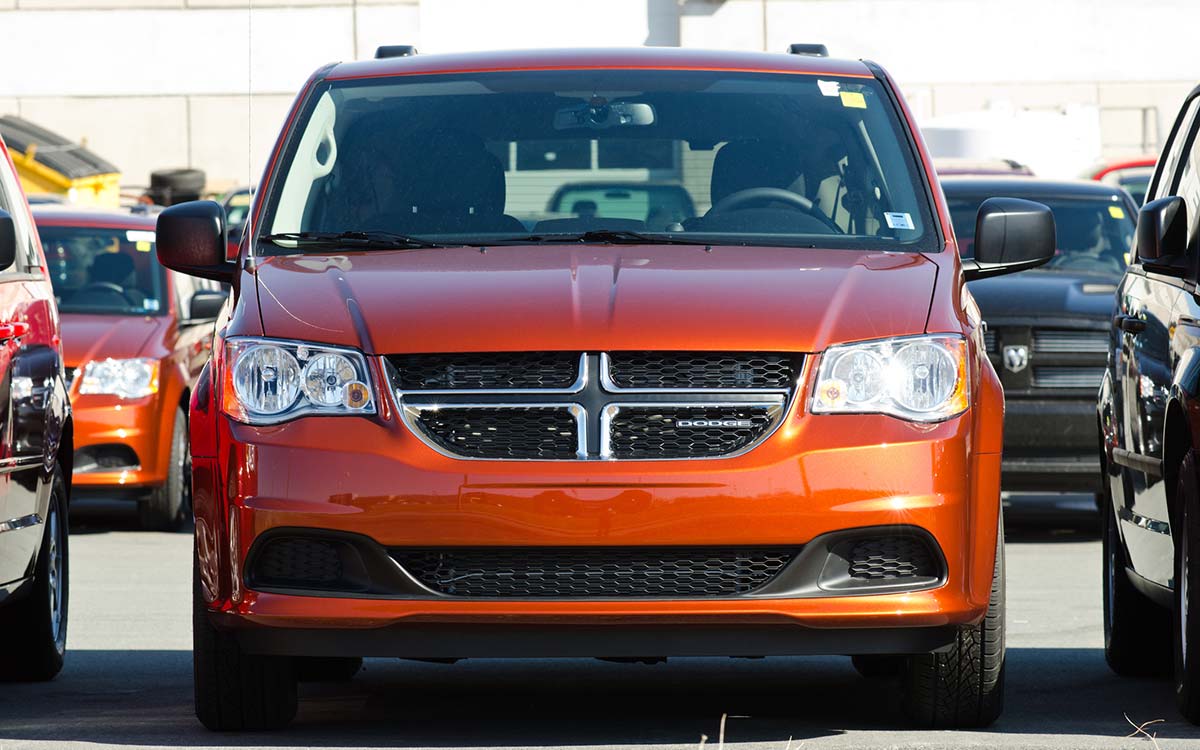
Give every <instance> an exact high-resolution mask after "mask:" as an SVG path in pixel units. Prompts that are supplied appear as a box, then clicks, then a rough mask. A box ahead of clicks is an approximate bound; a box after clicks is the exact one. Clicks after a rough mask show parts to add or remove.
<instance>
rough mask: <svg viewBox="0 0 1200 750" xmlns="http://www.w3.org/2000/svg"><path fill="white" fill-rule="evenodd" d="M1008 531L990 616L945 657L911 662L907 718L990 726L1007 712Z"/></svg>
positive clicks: (999, 551)
mask: <svg viewBox="0 0 1200 750" xmlns="http://www.w3.org/2000/svg"><path fill="white" fill-rule="evenodd" d="M1004 601H1005V597H1004V528H1003V524H1001V527H1000V529H999V531H998V533H997V540H996V562H995V567H994V568H993V572H992V593H991V597H990V599H989V601H988V609H987V614H986V615H984V618H983V620H982V621H981V622H980V623H979V624H978V625H965V626H963V627H961V628H960V629H959V632H958V637H957V638H956V639H955V642H954V645H953V646H952V647H951V649H950V650H949V651H947V652H945V653H934V654H919V655H917V656H912V657H909V659H908V663H907V665H906V669H905V671H906V674H905V682H906V687H907V690H906V691H905V693H906V694H905V703H904V708H905V713H907V714H908V716H909V717H910V718H911V719H912V720H913V721H914V722H916V723H917V724H919V725H921V726H925V727H930V728H935V729H952V728H977V727H986V726H990V725H991V724H992V723H993V722H994V721H996V719H997V718H999V717H1000V713H1001V711H1002V710H1003V709H1004Z"/></svg>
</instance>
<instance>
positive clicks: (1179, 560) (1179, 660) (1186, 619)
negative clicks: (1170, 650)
mask: <svg viewBox="0 0 1200 750" xmlns="http://www.w3.org/2000/svg"><path fill="white" fill-rule="evenodd" d="M1198 487H1200V485H1198V484H1197V481H1196V454H1195V453H1194V452H1193V451H1188V454H1187V456H1185V457H1184V459H1183V462H1182V463H1181V464H1180V466H1179V479H1178V481H1177V482H1176V485H1175V508H1176V511H1177V515H1176V520H1177V522H1178V527H1177V528H1176V530H1175V608H1174V609H1175V611H1174V617H1173V618H1172V620H1173V621H1174V627H1173V628H1172V631H1173V633H1174V638H1172V639H1171V640H1172V642H1173V643H1174V646H1175V648H1174V651H1175V699H1176V702H1177V703H1178V704H1179V711H1180V713H1182V714H1183V716H1184V718H1185V719H1187V720H1188V721H1190V722H1192V723H1193V724H1200V507H1197V505H1198V504H1200V497H1198V496H1197V490H1198Z"/></svg>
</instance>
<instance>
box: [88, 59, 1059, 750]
mask: <svg viewBox="0 0 1200 750" xmlns="http://www.w3.org/2000/svg"><path fill="white" fill-rule="evenodd" d="M820 49H821V48H820V47H819V46H809V45H798V46H796V47H795V48H794V52H796V53H800V54H766V53H744V52H704V51H698V50H682V49H661V48H660V49H652V48H647V49H631V50H560V51H554V50H551V51H534V52H528V51H526V52H503V53H501V52H495V53H492V52H488V53H472V54H461V55H430V56H421V55H415V54H412V50H411V48H385V49H384V50H383V52H384V54H385V55H389V54H392V53H393V52H395V53H396V54H399V52H396V51H397V50H400V51H402V52H403V53H404V56H399V57H386V58H385V59H377V60H374V61H363V62H352V63H345V64H337V65H331V66H328V67H325V68H322V69H321V70H319V71H318V72H317V73H316V74H315V75H314V76H313V77H312V78H311V80H310V81H309V82H308V84H307V85H306V86H305V87H304V89H303V91H302V92H301V94H300V95H299V97H298V98H297V101H296V104H295V105H294V108H293V110H292V111H291V113H290V114H289V116H288V119H287V123H286V125H285V127H284V129H283V132H282V134H281V135H280V138H279V141H278V144H277V146H276V148H275V150H274V153H273V154H271V156H270V158H269V160H268V164H269V168H268V169H267V171H266V173H265V175H264V177H263V179H262V181H261V182H260V183H259V185H260V188H259V191H258V194H257V196H256V201H255V206H254V211H253V214H252V217H251V222H250V224H249V225H248V226H249V229H247V231H246V232H245V235H244V238H243V241H242V243H241V245H240V254H239V256H238V258H237V259H236V261H227V260H226V249H225V248H226V245H225V243H226V236H225V235H226V230H225V218H224V215H223V212H222V209H221V206H220V205H219V204H217V203H213V202H193V203H186V204H181V205H178V206H173V207H171V208H168V209H167V210H165V211H164V212H163V213H162V214H160V216H159V218H158V240H159V244H158V254H159V258H160V259H161V260H162V262H163V264H164V265H166V266H168V267H170V268H173V269H175V270H177V271H180V272H183V273H189V274H192V275H194V276H197V277H199V278H206V279H214V280H220V281H229V282H230V283H231V284H232V286H233V302H232V304H231V305H230V306H229V307H228V308H226V309H225V310H224V311H223V313H222V315H221V317H220V318H219V320H218V322H217V335H216V342H215V346H214V356H213V360H212V361H211V363H210V364H209V365H208V366H207V367H206V368H205V370H204V372H203V373H202V374H201V376H200V379H199V381H198V383H197V385H196V387H195V389H194V390H193V391H192V404H191V423H190V425H191V436H192V443H191V450H192V462H193V463H192V467H193V468H192V471H193V502H194V507H195V519H196V536H195V554H196V566H195V571H196V578H195V599H194V608H195V612H194V621H193V622H194V639H195V640H194V650H193V658H194V669H195V688H196V693H195V696H196V712H197V715H198V716H199V718H200V720H201V722H203V723H204V725H205V726H208V727H210V728H213V729H223V730H225V729H250V728H265V727H276V726H281V725H283V724H286V723H287V722H289V721H290V720H291V718H292V717H293V715H294V714H295V712H296V709H297V697H296V696H297V682H298V680H302V679H308V678H312V677H314V676H325V677H329V676H332V675H340V676H343V677H346V676H349V675H352V674H353V673H354V672H355V670H356V669H357V668H358V666H359V664H360V661H361V658H362V657H364V656H392V657H403V658H421V659H439V660H453V659H461V658H473V657H579V656H589V657H605V658H641V659H653V658H657V657H669V658H674V657H688V656H715V655H728V656H766V655H802V654H848V655H853V656H854V657H855V664H856V665H857V666H858V667H859V669H860V670H861V671H863V672H864V673H867V674H888V675H894V676H896V677H897V678H900V681H898V682H897V683H895V684H898V685H903V686H904V687H902V688H900V691H901V693H902V695H903V699H904V705H905V706H906V707H907V711H908V714H909V715H910V716H911V717H912V718H913V719H914V720H916V721H918V722H920V723H922V724H925V725H929V726H979V725H984V724H988V723H990V722H991V721H992V720H994V719H995V718H996V717H997V715H999V713H1000V708H1001V702H1002V696H1003V684H1004V556H1003V543H1002V533H1001V529H1002V526H1001V517H1000V515H1001V514H1000V509H1001V506H1000V456H1001V439H1002V436H1001V432H1002V424H1003V411H1004V404H1003V393H1002V391H1001V387H1000V383H999V380H998V379H997V376H996V372H995V371H994V370H993V368H992V365H991V363H990V362H989V361H988V358H987V355H986V352H985V351H984V347H983V340H982V333H983V323H982V321H981V319H980V316H979V309H978V307H977V306H976V304H975V302H974V300H973V299H972V298H971V294H970V292H969V291H968V289H967V286H966V282H967V281H968V280H970V279H973V278H981V277H986V276H991V275H996V274H1001V273H1007V272H1011V271H1018V270H1021V269H1024V268H1031V267H1034V266H1036V265H1039V264H1041V263H1044V262H1045V261H1046V260H1048V259H1049V257H1050V256H1051V254H1052V253H1053V252H1054V221H1053V217H1052V216H1051V214H1050V211H1049V209H1047V208H1046V207H1045V206H1043V205H1041V204H1038V203H1033V202H1030V201H1024V200H1016V199H1008V198H994V199H990V200H987V201H984V202H983V205H982V206H981V207H980V210H979V216H978V221H977V224H976V234H975V244H974V248H975V257H974V258H973V259H972V260H970V261H963V260H961V259H960V258H959V254H958V245H957V242H956V240H955V237H954V230H953V228H952V227H951V224H950V217H949V214H948V212H947V207H946V201H945V199H944V197H943V196H942V192H941V190H940V189H939V188H938V183H937V180H936V177H935V174H934V171H933V169H932V165H931V161H930V158H929V155H928V153H927V151H926V149H925V147H924V145H923V144H922V141H921V137H920V134H919V132H918V130H917V128H916V125H915V124H914V122H913V119H912V116H911V114H910V112H909V110H908V109H907V107H906V106H905V104H904V101H903V99H902V98H901V96H900V92H899V90H898V88H897V86H896V84H895V83H894V82H893V81H892V79H891V78H890V77H889V76H888V75H887V74H886V73H885V72H884V71H883V70H882V69H881V68H879V67H878V66H876V65H874V64H873V63H868V62H860V61H848V60H832V59H829V58H827V57H824V56H822V55H820V54H819V51H820ZM587 182H594V183H596V184H600V185H605V184H606V185H612V184H613V183H620V184H622V185H629V184H637V183H639V182H640V183H643V184H647V185H649V184H654V185H664V184H669V185H677V186H679V187H680V188H682V189H683V190H686V191H687V192H688V195H689V197H690V203H691V207H690V208H688V209H687V210H683V209H678V208H677V209H675V210H673V211H672V212H670V213H669V214H668V213H664V211H663V210H661V207H660V206H656V205H655V204H654V202H653V201H652V200H644V201H643V203H644V205H643V206H642V209H641V212H639V211H635V210H634V208H633V206H634V203H635V200H641V199H640V198H637V192H638V191H635V190H632V189H626V188H622V189H621V191H620V192H621V193H622V195H620V196H610V195H608V194H607V193H608V192H610V191H609V190H608V189H601V190H598V191H597V194H596V195H595V196H594V197H593V198H590V199H589V202H590V203H591V204H592V205H588V206H585V208H586V210H580V211H577V212H575V214H576V215H573V216H554V217H546V216H545V215H544V212H545V206H546V205H547V201H548V200H549V199H550V198H551V196H553V195H554V194H555V191H556V190H558V189H560V188H561V187H562V186H563V185H579V184H581V183H587ZM642 195H643V196H644V195H646V192H645V191H642ZM617 206H619V209H620V212H619V214H618V213H617V211H616V210H615V208H614V207H617ZM643 212H644V213H643ZM685 214H688V215H685ZM81 419H82V415H81Z"/></svg>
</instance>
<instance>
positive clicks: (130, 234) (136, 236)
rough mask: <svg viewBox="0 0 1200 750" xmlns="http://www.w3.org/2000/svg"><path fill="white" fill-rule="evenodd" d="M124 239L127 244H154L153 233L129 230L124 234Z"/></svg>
mask: <svg viewBox="0 0 1200 750" xmlns="http://www.w3.org/2000/svg"><path fill="white" fill-rule="evenodd" d="M125 239H126V240H127V241H129V242H154V232H147V231H145V230H139V229H130V230H129V231H127V232H125Z"/></svg>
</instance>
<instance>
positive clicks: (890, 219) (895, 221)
mask: <svg viewBox="0 0 1200 750" xmlns="http://www.w3.org/2000/svg"><path fill="white" fill-rule="evenodd" d="M860 96H861V94H860ZM883 219H884V221H886V222H887V225H888V228H889V229H913V221H912V216H911V215H910V214H900V213H896V214H893V213H884V214H883Z"/></svg>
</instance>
